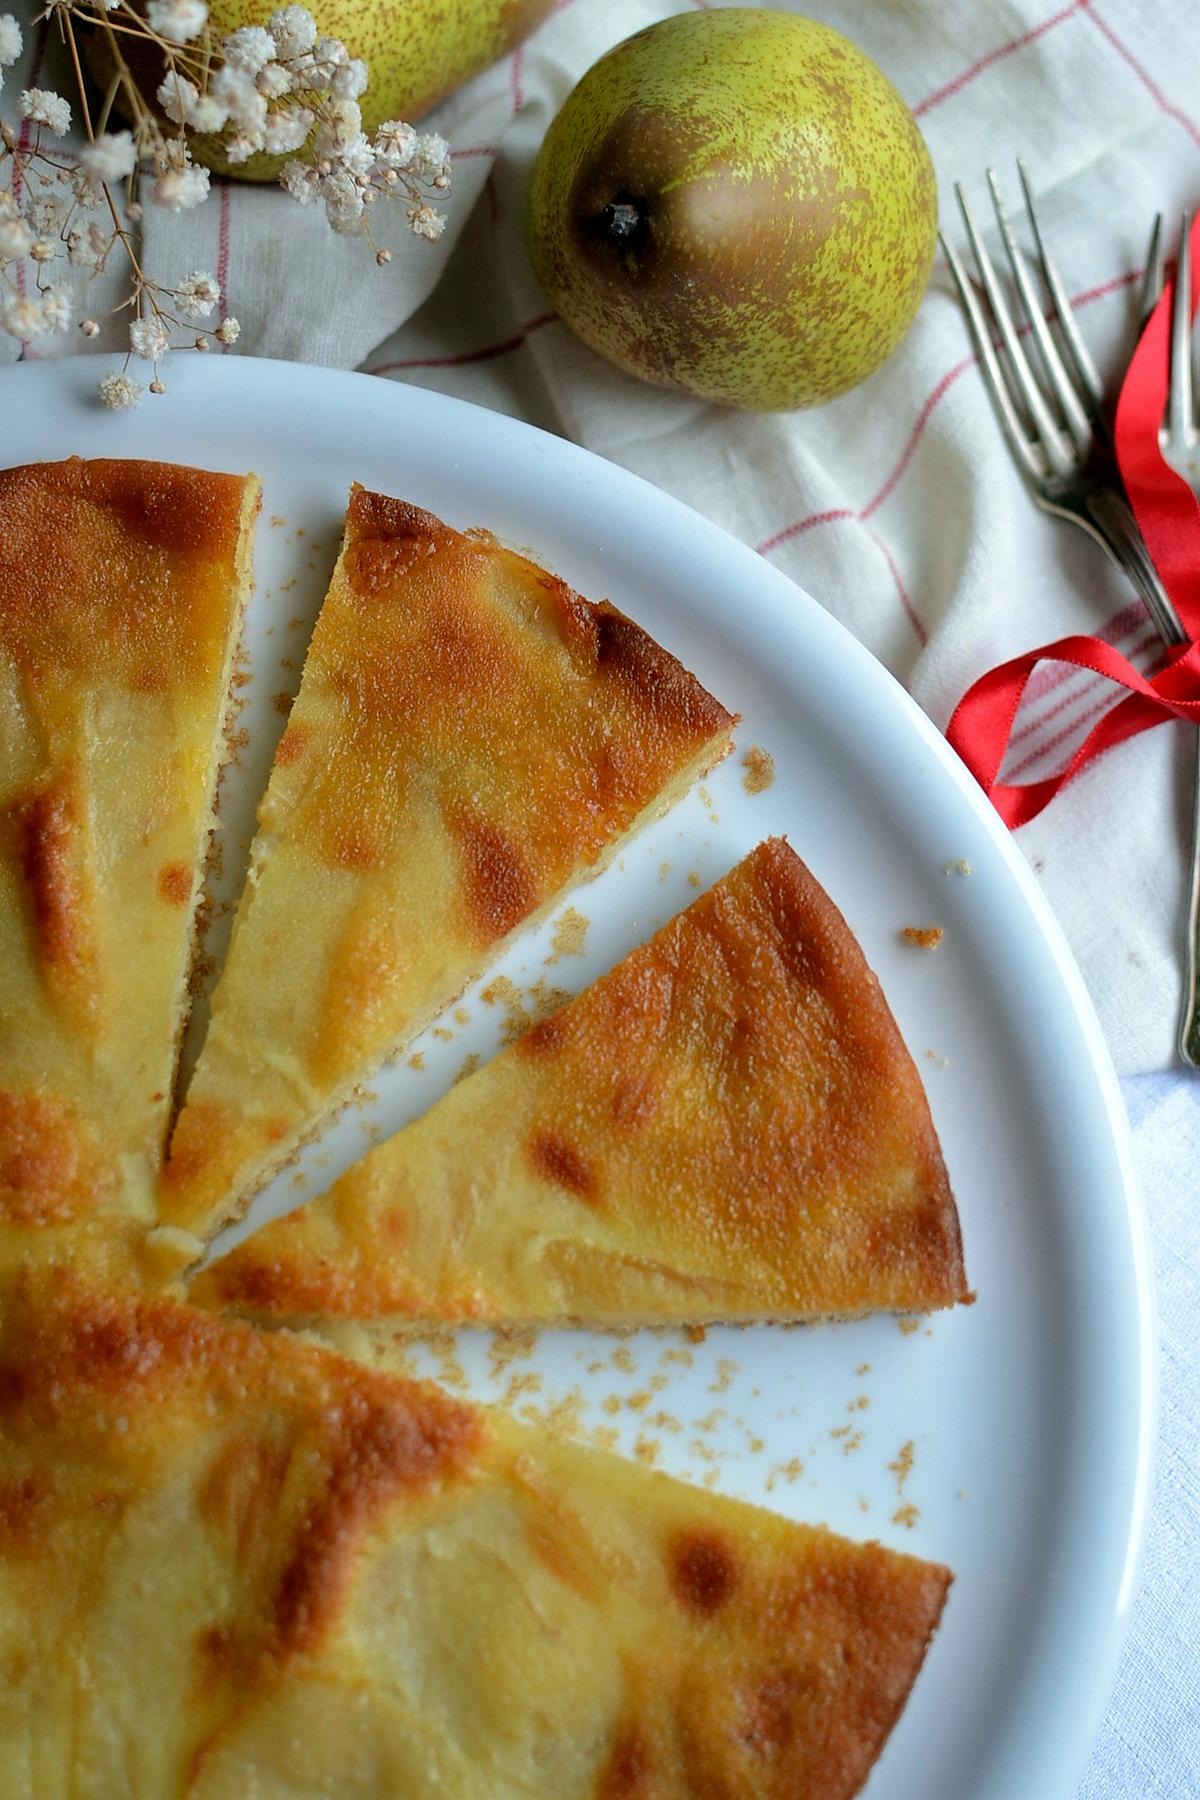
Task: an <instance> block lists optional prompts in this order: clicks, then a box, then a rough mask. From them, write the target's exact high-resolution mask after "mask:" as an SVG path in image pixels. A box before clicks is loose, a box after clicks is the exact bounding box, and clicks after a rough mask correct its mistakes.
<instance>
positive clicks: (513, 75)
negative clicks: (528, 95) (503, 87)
mask: <svg viewBox="0 0 1200 1800" xmlns="http://www.w3.org/2000/svg"><path fill="white" fill-rule="evenodd" d="M524 66H525V46H524V45H523V44H518V45H517V47H516V49H515V50H514V51H513V53H512V62H511V64H510V65H509V76H508V80H509V86H510V88H511V89H512V103H513V116H514V117H515V116H516V115H517V113H519V112H520V110H521V108H522V107H523V106H524V104H525V89H524V88H523V86H522V85H521V71H522V69H523V68H524Z"/></svg>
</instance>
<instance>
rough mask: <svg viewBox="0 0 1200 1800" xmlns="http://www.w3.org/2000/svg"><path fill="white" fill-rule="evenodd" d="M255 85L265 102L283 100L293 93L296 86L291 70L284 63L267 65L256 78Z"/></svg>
mask: <svg viewBox="0 0 1200 1800" xmlns="http://www.w3.org/2000/svg"><path fill="white" fill-rule="evenodd" d="M254 85H255V87H256V88H257V89H258V91H259V93H260V94H261V95H262V97H263V99H264V100H282V99H283V96H284V95H285V94H290V93H291V91H292V88H293V86H294V85H295V84H294V82H293V80H292V72H291V70H290V69H286V68H285V67H284V66H283V64H282V63H278V62H273V63H267V64H266V66H265V67H264V68H261V69H260V70H259V71H258V74H257V75H256V76H255V77H254Z"/></svg>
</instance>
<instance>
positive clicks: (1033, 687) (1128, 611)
mask: <svg viewBox="0 0 1200 1800" xmlns="http://www.w3.org/2000/svg"><path fill="white" fill-rule="evenodd" d="M1145 623H1146V608H1145V606H1144V605H1143V603H1142V602H1141V601H1140V600H1134V601H1133V602H1132V604H1131V605H1129V606H1123V607H1122V608H1121V610H1120V612H1119V613H1114V614H1113V616H1112V618H1111V619H1109V620H1108V621H1107V622H1106V623H1105V624H1103V625H1102V626H1101V627H1100V629H1099V631H1097V633H1096V636H1097V637H1098V638H1103V639H1104V642H1105V643H1106V644H1111V645H1112V646H1113V648H1114V650H1115V649H1116V648H1117V646H1118V645H1119V644H1122V643H1123V642H1124V641H1125V639H1126V638H1127V637H1131V636H1132V635H1133V633H1134V632H1136V631H1138V630H1139V629H1140V628H1141V627H1142V626H1143V625H1144V624H1145ZM1073 674H1074V670H1073V668H1072V666H1071V664H1070V663H1039V664H1038V666H1037V668H1036V669H1035V670H1034V671H1033V674H1032V675H1031V676H1030V677H1029V680H1028V682H1027V683H1026V687H1025V699H1024V702H1023V704H1024V705H1025V706H1027V707H1028V706H1031V705H1032V704H1033V703H1034V702H1035V701H1037V700H1044V699H1045V698H1046V696H1047V694H1052V693H1054V692H1055V690H1056V689H1057V688H1060V687H1061V686H1062V685H1063V682H1064V681H1070V679H1071V677H1072V675H1073Z"/></svg>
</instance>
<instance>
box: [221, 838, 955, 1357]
mask: <svg viewBox="0 0 1200 1800" xmlns="http://www.w3.org/2000/svg"><path fill="white" fill-rule="evenodd" d="M191 1295H192V1298H193V1299H195V1300H197V1301H199V1302H200V1303H202V1304H204V1305H208V1306H214V1307H228V1306H232V1307H235V1308H238V1309H240V1310H244V1311H245V1312H247V1313H249V1314H252V1315H254V1316H257V1317H260V1318H267V1317H272V1318H293V1319H294V1318H304V1317H309V1316H315V1315H323V1316H325V1317H342V1318H353V1319H356V1320H372V1319H387V1320H389V1322H391V1323H397V1322H406V1323H408V1324H411V1325H413V1326H420V1327H425V1328H427V1327H429V1326H431V1325H434V1324H441V1323H446V1322H455V1323H461V1322H470V1321H477V1322H485V1323H486V1322H492V1323H505V1324H517V1323H522V1324H528V1323H533V1322H537V1323H540V1324H561V1323H566V1322H577V1323H586V1324H589V1325H606V1326H631V1325H640V1324H664V1323H668V1322H674V1323H687V1324H693V1325H703V1324H709V1323H713V1322H716V1321H721V1320H726V1321H745V1320H752V1319H757V1320H764V1319H797V1318H810V1317H814V1316H818V1315H828V1314H831V1313H836V1314H845V1313H859V1312H864V1311H866V1310H868V1309H871V1308H879V1307H885V1308H888V1307H890V1308H901V1309H906V1310H907V1309H927V1308H933V1307H943V1306H949V1305H952V1304H953V1303H954V1302H955V1301H959V1300H964V1299H966V1298H968V1294H967V1288H966V1279H965V1275H964V1271H963V1260H962V1249H961V1242H960V1236H959V1224H958V1214H957V1210H956V1208H955V1204H954V1200H953V1197H952V1195H951V1191H950V1186H949V1182H948V1180H947V1177H946V1170H945V1166H944V1164H943V1161H942V1156H941V1151H940V1149H939V1146H938V1140H937V1137H936V1134H935V1132H934V1128H933V1123H932V1120H931V1119H930V1114H929V1106H928V1103H927V1101H926V1098H925V1093H924V1090H923V1089H922V1086H921V1083H920V1080H919V1078H918V1075H917V1071H916V1069H915V1068H914V1066H913V1062H912V1058H911V1057H910V1056H909V1054H908V1052H907V1050H906V1049H905V1047H904V1044H903V1041H902V1040H901V1037H900V1033H899V1030H898V1029H897V1026H896V1024H895V1021H894V1020H893V1018H892V1015H891V1013H890V1011H889V1009H888V1006H887V1003H886V1001H885V1000H884V997H883V994H882V992H881V990H880V987H879V984H878V982H877V981H876V979H875V976H874V975H873V974H872V973H871V970H870V969H869V968H868V966H867V963H866V960H865V958H864V956H863V954H862V951H861V950H860V948H859V946H858V944H857V942H856V940H855V939H854V937H853V936H852V935H851V933H850V931H849V929H848V927H847V925H846V923H845V921H844V920H843V919H842V917H841V914H840V913H839V912H838V911H837V908H836V907H835V906H834V904H833V902H832V900H830V898H829V896H828V895H827V894H826V893H825V891H824V889H823V888H821V887H820V885H819V884H818V883H817V881H816V880H815V879H814V878H813V876H812V875H811V874H810V873H809V871H808V870H807V869H806V868H805V867H804V865H803V863H802V862H801V861H800V859H799V857H797V856H796V855H795V853H794V852H793V851H792V850H791V849H790V848H789V847H788V845H787V844H786V843H785V842H784V841H783V839H781V838H776V839H772V840H770V841H769V842H767V843H765V844H762V845H760V846H759V848H758V849H757V850H755V851H753V852H752V853H751V854H750V855H749V856H748V857H746V858H745V860H744V861H743V862H741V863H739V864H738V866H737V867H736V868H735V869H733V870H732V871H731V872H730V873H729V874H728V875H726V876H725V877H724V879H723V880H721V881H719V882H718V883H717V884H716V886H715V887H713V888H712V889H710V890H709V892H708V893H706V894H704V895H702V896H701V898H700V899H698V900H696V901H695V902H694V903H693V905H692V906H690V907H689V908H688V909H687V911H686V912H684V913H681V914H680V915H679V916H678V917H676V918H674V919H672V920H671V921H670V922H669V923H668V924H667V925H665V926H664V927H663V929H662V930H661V931H660V932H658V934H657V935H656V936H655V937H654V938H653V939H652V940H651V941H650V942H649V943H648V944H645V945H643V946H642V947H641V948H639V949H637V950H634V951H633V953H632V954H631V955H630V956H627V957H626V958H625V960H624V961H623V962H622V963H620V964H618V966H617V967H616V968H615V969H613V970H612V971H611V973H609V974H608V975H606V976H604V977H603V978H602V979H601V980H600V981H598V982H597V983H596V984H595V985H594V986H593V987H591V988H589V989H587V990H586V991H585V992H584V993H583V994H581V995H580V996H579V997H578V998H577V999H575V1000H573V1001H571V1002H570V1004H568V1005H567V1006H565V1007H564V1008H563V1009H562V1011H561V1012H558V1013H556V1014H554V1015H553V1016H551V1017H550V1018H548V1019H547V1020H545V1021H544V1022H543V1023H542V1024H540V1025H538V1026H535V1027H534V1029H533V1030H531V1031H530V1032H528V1033H527V1034H526V1036H525V1037H523V1038H521V1039H520V1040H519V1041H518V1042H517V1043H516V1044H514V1045H512V1046H511V1047H510V1048H509V1049H508V1050H506V1051H504V1052H503V1053H502V1054H501V1055H500V1056H498V1057H497V1058H496V1059H495V1061H493V1062H491V1063H489V1064H487V1065H486V1066H485V1067H484V1068H482V1069H480V1070H478V1071H477V1072H476V1073H475V1074H473V1075H471V1076H468V1077H467V1078H466V1079H465V1080H463V1081H461V1082H460V1083H459V1084H458V1085H457V1086H455V1087H453V1088H451V1090H450V1091H449V1092H448V1093H447V1094H446V1095H445V1096H444V1097H443V1098H442V1099H441V1100H440V1101H439V1102H438V1103H437V1104H436V1105H435V1106H434V1107H432V1108H431V1110H430V1111H429V1112H428V1113H426V1114H425V1115H424V1117H423V1118H421V1119H419V1120H417V1122H416V1123H415V1124H413V1125H410V1126H409V1127H408V1128H407V1129H406V1130H404V1131H402V1132H400V1133H399V1134H398V1135H397V1136H395V1137H394V1138H391V1139H389V1140H388V1141H387V1142H385V1143H382V1144H380V1145H378V1146H377V1147H376V1148H374V1149H373V1150H371V1151H370V1152H369V1153H368V1154H367V1155H366V1156H365V1157H364V1158H363V1159H362V1160H361V1161H360V1162H358V1163H357V1164H355V1165H354V1166H353V1167H352V1168H350V1169H349V1170H348V1171H347V1172H346V1173H345V1174H344V1175H343V1176H342V1177H341V1178H340V1180H338V1181H337V1182H336V1183H335V1185H334V1187H333V1188H332V1189H331V1190H330V1192H329V1193H328V1194H325V1195H323V1196H321V1197H320V1198H318V1199H314V1200H312V1201H310V1202H309V1203H308V1204H307V1205H305V1206H303V1207H301V1208H300V1209H299V1210H298V1211H296V1212H293V1213H292V1214H290V1215H289V1216H288V1217H286V1218H283V1219H280V1220H277V1221H275V1222H273V1223H271V1224H269V1225H267V1226H265V1227H264V1228H263V1229H262V1230H260V1231H258V1232H256V1233H255V1234H254V1235H253V1236H251V1237H249V1238H247V1239H246V1240H245V1241H244V1242H243V1243H242V1244H240V1245H239V1246H238V1247H237V1248H236V1249H235V1250H233V1251H232V1252H231V1253H230V1254H229V1255H227V1256H225V1257H223V1258H222V1259H220V1260H219V1261H217V1262H215V1263H214V1264H212V1265H211V1267H209V1268H208V1269H206V1270H205V1271H203V1272H202V1273H201V1274H200V1275H199V1276H198V1277H197V1278H196V1280H195V1281H194V1282H193V1284H192V1288H191Z"/></svg>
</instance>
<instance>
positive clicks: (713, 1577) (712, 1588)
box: [667, 1531, 740, 1616]
mask: <svg viewBox="0 0 1200 1800" xmlns="http://www.w3.org/2000/svg"><path fill="white" fill-rule="evenodd" d="M667 1572H668V1576H669V1578H670V1582H671V1588H672V1591H673V1592H674V1594H675V1597H676V1599H677V1600H678V1601H679V1603H680V1605H681V1606H684V1607H686V1608H687V1610H688V1611H689V1612H695V1613H701V1614H704V1615H706V1616H707V1615H709V1614H711V1613H715V1612H718V1611H719V1610H720V1608H721V1607H722V1606H724V1604H725V1602H726V1601H727V1600H728V1599H729V1598H730V1597H731V1595H732V1594H733V1592H734V1590H735V1589H736V1587H737V1585H738V1580H739V1575H740V1567H739V1562H738V1555H737V1551H736V1550H735V1548H734V1546H733V1545H732V1544H731V1543H730V1542H729V1540H728V1539H727V1538H726V1537H724V1536H723V1535H722V1534H721V1533H720V1532H717V1531H685V1532H680V1533H679V1534H678V1535H677V1536H676V1537H675V1538H674V1539H673V1540H672V1542H671V1543H670V1544H669V1546H668V1548H667Z"/></svg>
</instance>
